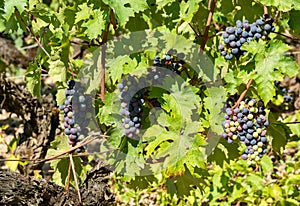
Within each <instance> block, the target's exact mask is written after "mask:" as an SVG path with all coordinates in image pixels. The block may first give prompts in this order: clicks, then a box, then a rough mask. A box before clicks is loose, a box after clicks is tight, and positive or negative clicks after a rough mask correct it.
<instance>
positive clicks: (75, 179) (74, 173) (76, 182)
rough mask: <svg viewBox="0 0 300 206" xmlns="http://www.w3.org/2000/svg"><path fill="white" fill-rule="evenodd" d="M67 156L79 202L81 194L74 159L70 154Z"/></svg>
mask: <svg viewBox="0 0 300 206" xmlns="http://www.w3.org/2000/svg"><path fill="white" fill-rule="evenodd" d="M69 157H70V164H71V167H72V171H73V177H74V181H75V185H76V190H77V193H78V199H79V202H80V203H81V194H80V189H79V184H78V179H77V175H76V170H75V164H74V161H73V157H72V154H69Z"/></svg>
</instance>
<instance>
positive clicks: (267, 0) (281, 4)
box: [259, 0, 300, 12]
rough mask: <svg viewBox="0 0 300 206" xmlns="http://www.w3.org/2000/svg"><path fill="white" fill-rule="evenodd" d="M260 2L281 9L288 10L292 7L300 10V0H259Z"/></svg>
mask: <svg viewBox="0 0 300 206" xmlns="http://www.w3.org/2000/svg"><path fill="white" fill-rule="evenodd" d="M259 1H260V3H262V4H263V5H266V6H273V7H276V8H277V9H278V10H279V11H283V12H287V11H290V10H292V9H295V10H300V2H299V1H294V0H285V1H281V0H280V1H277V0H259Z"/></svg>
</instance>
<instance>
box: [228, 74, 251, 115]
mask: <svg viewBox="0 0 300 206" xmlns="http://www.w3.org/2000/svg"><path fill="white" fill-rule="evenodd" d="M252 82H253V79H249V81H248V83H247V85H246V88H245V90H244V91H243V92H242V94H241V96H240V97H239V99H238V100H237V101H236V103H235V105H234V106H233V108H232V109H234V108H236V107H238V106H239V105H240V102H241V101H242V100H243V99H244V97H245V96H246V94H247V92H248V90H249V89H250V86H251V84H252Z"/></svg>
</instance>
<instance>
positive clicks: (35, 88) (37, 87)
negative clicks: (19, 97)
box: [25, 62, 41, 97]
mask: <svg viewBox="0 0 300 206" xmlns="http://www.w3.org/2000/svg"><path fill="white" fill-rule="evenodd" d="M25 80H26V87H27V88H28V90H29V91H30V92H31V94H33V95H34V96H36V97H40V96H41V93H40V91H41V67H40V66H39V65H38V64H37V62H31V63H30V64H29V67H28V68H27V71H26V75H25Z"/></svg>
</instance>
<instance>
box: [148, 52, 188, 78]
mask: <svg viewBox="0 0 300 206" xmlns="http://www.w3.org/2000/svg"><path fill="white" fill-rule="evenodd" d="M184 56H185V55H184V54H183V53H177V50H176V49H170V50H169V51H168V52H167V54H166V56H165V57H164V58H160V56H155V58H154V61H153V66H158V67H163V68H166V69H169V70H171V71H173V72H175V73H177V74H180V73H181V71H180V68H182V66H183V64H185V61H184V60H183V58H184Z"/></svg>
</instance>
